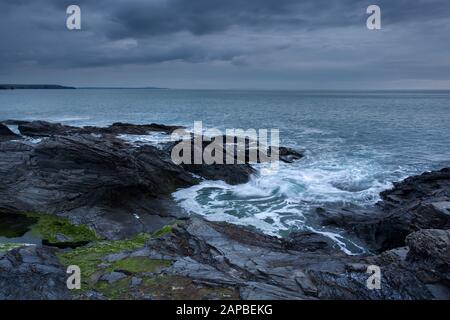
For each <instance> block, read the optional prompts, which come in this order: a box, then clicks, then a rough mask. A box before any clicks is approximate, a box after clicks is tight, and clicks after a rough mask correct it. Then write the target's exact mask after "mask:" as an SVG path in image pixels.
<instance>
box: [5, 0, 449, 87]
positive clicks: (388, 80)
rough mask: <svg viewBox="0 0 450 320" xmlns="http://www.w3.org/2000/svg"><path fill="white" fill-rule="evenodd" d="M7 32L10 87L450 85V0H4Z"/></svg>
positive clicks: (6, 65)
mask: <svg viewBox="0 0 450 320" xmlns="http://www.w3.org/2000/svg"><path fill="white" fill-rule="evenodd" d="M70 4H77V5H79V6H80V7H81V11H82V12H81V18H82V30H80V31H69V30H67V28H66V18H67V14H66V8H67V6H68V5H70ZM370 4H377V5H379V6H380V7H381V10H382V30H376V31H371V30H368V29H367V28H366V19H367V17H368V15H367V14H366V9H367V7H368V6H369V5H370ZM0 40H1V47H0V83H55V84H63V85H74V86H159V87H170V88H206V89H212V88H223V89H231V88H241V89H304V90H306V89H418V88H423V89H450V1H449V0H381V1H380V0H369V1H366V0H327V1H325V0H126V1H125V0H121V1H119V0H70V1H65V0H39V1H35V0H0Z"/></svg>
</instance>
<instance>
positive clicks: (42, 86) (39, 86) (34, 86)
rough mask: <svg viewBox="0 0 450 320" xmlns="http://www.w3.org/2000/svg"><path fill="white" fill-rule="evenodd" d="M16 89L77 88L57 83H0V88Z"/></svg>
mask: <svg viewBox="0 0 450 320" xmlns="http://www.w3.org/2000/svg"><path fill="white" fill-rule="evenodd" d="M16 89H75V88H74V87H65V86H60V85H56V84H0V90H16Z"/></svg>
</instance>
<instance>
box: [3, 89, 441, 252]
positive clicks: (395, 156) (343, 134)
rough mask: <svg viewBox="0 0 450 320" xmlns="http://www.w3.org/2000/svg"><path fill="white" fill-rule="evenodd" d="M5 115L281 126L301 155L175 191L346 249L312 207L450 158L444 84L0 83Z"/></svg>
mask: <svg viewBox="0 0 450 320" xmlns="http://www.w3.org/2000/svg"><path fill="white" fill-rule="evenodd" d="M6 119H17V120H47V121H52V122H60V123H63V124H67V125H75V126H84V125H96V126H106V125H109V124H111V123H113V122H130V123H135V124H145V123H161V124H167V125H183V126H186V127H187V128H192V127H193V125H194V121H202V123H203V127H204V129H210V128H216V129H219V130H222V131H223V132H225V130H226V129H244V130H246V129H256V130H258V129H268V130H270V129H278V130H279V135H280V144H281V145H283V146H288V147H292V148H294V149H298V150H304V152H305V157H304V158H303V159H301V160H299V161H297V162H294V163H291V164H287V163H280V166H279V169H278V170H277V171H275V172H273V173H272V174H270V175H262V174H260V171H261V169H262V168H261V167H262V166H263V165H257V166H256V169H257V173H256V174H255V175H254V176H252V178H251V180H250V181H249V182H248V183H246V184H241V185H228V184H226V183H225V182H223V181H211V180H204V181H203V182H201V183H200V184H199V185H196V186H193V187H190V188H186V189H180V190H178V191H176V192H175V193H174V194H173V198H174V199H175V200H176V201H177V202H178V203H179V204H180V206H181V207H183V208H184V209H185V210H187V211H188V212H190V213H192V214H199V215H202V216H205V217H206V218H207V219H210V220H214V221H227V222H230V223H234V224H239V225H246V226H251V227H254V228H256V229H259V230H261V231H262V232H265V233H267V234H270V235H274V236H280V237H282V236H286V235H288V234H289V233H290V232H292V231H298V230H309V231H314V232H318V233H322V234H324V235H326V236H328V237H330V238H332V239H333V240H334V241H336V243H337V244H338V245H339V246H341V248H342V249H343V250H344V251H346V252H347V253H355V252H357V251H358V250H360V249H361V250H363V249H362V248H361V247H360V246H359V244H358V243H357V241H356V240H351V239H349V238H348V237H347V236H346V235H345V233H344V232H343V231H342V230H336V229H332V228H327V227H323V226H321V225H320V224H319V223H318V221H317V209H318V208H322V209H325V210H326V209H327V208H345V207H354V206H358V207H363V208H365V207H367V208H369V207H370V206H372V205H374V204H375V203H376V202H377V201H379V200H380V196H379V193H380V192H381V191H383V190H386V189H389V188H391V187H392V186H393V182H395V181H400V180H402V179H404V178H406V177H408V176H411V175H415V174H420V173H423V172H425V171H429V170H436V169H440V168H443V167H446V166H450V91H355V92H352V91H270V90H266V91H258V90H254V91H245V90H172V89H170V90H169V89H76V90H3V91H0V121H1V120H6ZM12 129H13V130H16V129H17V128H12ZM123 138H124V139H126V140H131V141H139V142H141V143H149V144H153V145H157V144H158V143H161V142H164V141H169V140H170V137H166V136H161V134H150V135H148V136H125V137H123Z"/></svg>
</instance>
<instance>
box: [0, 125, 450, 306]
mask: <svg viewBox="0 0 450 320" xmlns="http://www.w3.org/2000/svg"><path fill="white" fill-rule="evenodd" d="M19 126H21V128H22V130H21V132H22V134H27V135H30V136H36V137H47V138H46V139H43V140H42V141H41V142H39V143H37V144H33V143H25V142H24V141H21V140H18V141H1V142H0V212H12V213H14V212H23V211H36V212H44V213H47V214H56V215H60V216H65V217H68V218H69V220H70V221H71V222H72V223H75V224H87V225H88V226H90V227H92V228H93V229H94V230H95V231H97V233H98V234H99V235H101V236H104V237H106V238H107V239H117V238H125V237H130V236H132V235H133V236H134V235H136V234H138V233H141V232H146V233H147V234H152V236H151V235H148V237H145V238H144V240H142V238H141V240H140V241H137V243H139V245H136V243H135V242H133V245H129V244H128V245H126V246H125V245H123V246H122V245H117V246H116V248H118V249H117V251H113V252H111V251H109V249H108V250H106V251H105V252H104V256H101V255H99V253H98V252H96V251H94V252H96V255H95V257H96V259H97V260H98V261H96V262H98V265H97V266H93V268H98V270H91V272H92V274H91V278H90V279H89V281H92V282H93V284H94V285H93V286H92V287H91V288H89V290H87V291H85V292H84V293H80V294H78V295H73V294H72V295H69V294H68V292H67V289H66V286H65V279H66V278H65V274H64V268H63V267H62V265H61V263H62V262H61V261H66V260H60V261H58V260H56V259H55V252H58V256H59V257H60V254H62V252H63V251H62V250H60V249H57V248H49V247H47V246H45V245H38V246H25V247H20V248H16V249H13V250H7V251H4V252H2V253H0V288H2V289H0V298H5V299H14V298H20V299H32V298H43V299H54V298H60V299H66V298H95V299H104V298H106V297H109V296H108V294H110V295H113V298H114V297H116V298H117V297H120V298H137V299H152V298H180V295H179V294H178V295H177V294H175V293H174V291H176V290H175V289H173V287H177V290H181V292H182V295H181V297H190V298H192V297H198V298H202V299H208V298H212V299H219V298H237V297H239V298H241V299H434V298H436V299H450V289H449V288H450V270H449V261H450V252H449V247H450V240H449V239H450V238H449V237H450V223H449V215H450V212H449V203H450V170H449V169H444V170H441V171H437V172H432V173H426V174H423V175H420V176H417V177H411V178H408V179H406V180H405V181H403V182H400V183H396V184H395V186H394V188H393V189H392V190H389V191H386V192H384V193H383V194H382V198H383V201H381V202H380V203H379V204H377V205H376V206H374V207H372V208H358V207H355V206H353V207H346V208H335V209H333V210H332V209H330V208H325V209H323V210H318V211H317V215H318V216H320V220H321V221H322V222H323V223H324V224H327V225H333V226H336V227H339V228H342V229H344V230H346V231H347V234H349V235H352V236H354V237H357V238H359V239H360V240H362V241H365V243H367V245H368V247H369V248H370V249H372V250H373V252H376V253H377V254H370V253H366V254H364V255H359V256H349V255H346V254H344V253H343V252H342V251H341V250H340V249H339V247H338V246H337V245H336V243H335V242H334V241H332V240H330V239H329V238H327V237H325V236H324V235H321V234H317V233H313V232H306V231H301V232H297V233H294V234H291V235H290V236H288V237H286V238H277V237H272V236H268V235H264V234H262V233H260V232H258V231H256V230H253V229H251V228H247V227H240V226H236V225H231V224H227V223H217V222H209V221H206V220H204V219H203V218H200V217H195V216H190V217H187V216H186V215H185V214H184V213H183V212H182V211H181V210H180V208H178V206H177V205H176V204H175V203H174V202H173V201H172V200H171V198H170V194H171V193H172V192H173V191H175V190H176V189H178V188H181V187H186V186H191V185H194V184H196V183H198V182H199V180H200V179H199V178H198V177H195V176H194V175H193V173H195V174H198V175H199V176H200V177H203V178H208V179H224V180H225V181H227V182H228V183H241V182H245V181H248V179H249V176H250V174H251V173H253V169H252V168H251V166H250V165H249V164H242V165H223V166H221V165H217V167H215V166H214V165H213V166H207V165H197V166H192V167H189V166H187V165H175V164H174V163H173V162H172V159H171V150H172V148H173V144H167V145H166V146H165V147H164V148H161V149H158V148H156V147H153V146H148V145H144V146H135V145H132V144H128V143H126V142H125V141H123V140H121V139H119V138H117V137H116V135H117V134H124V133H127V134H140V132H148V130H150V129H149V127H145V126H144V127H138V126H134V125H128V124H113V125H112V126H110V127H107V128H106V129H105V128H94V127H85V128H77V127H70V126H64V125H58V124H49V123H46V122H30V123H21V124H19ZM150 126H152V125H150ZM158 128H159V127H158ZM158 128H157V127H154V129H155V130H158ZM174 128H175V127H174ZM159 129H160V130H162V131H163V132H170V131H171V130H173V128H163V127H161V128H159ZM140 130H143V131H140ZM203 149H204V145H203V144H202V146H201V150H202V151H203ZM281 154H282V155H283V156H286V157H287V158H286V159H285V160H286V161H287V162H289V161H291V160H293V159H294V157H300V156H301V154H300V153H299V154H297V155H295V152H294V151H292V150H288V149H286V150H284V149H280V155H281ZM180 219H181V220H180ZM174 221H177V222H176V224H175V225H174V226H170V227H168V228H166V229H165V230H164V231H163V232H160V231H158V232H155V233H153V232H154V231H155V230H157V229H160V228H161V227H163V226H165V225H167V224H172V223H174ZM62 240H63V242H64V241H65V240H66V239H62ZM95 245H96V244H95V243H90V244H89V245H87V246H85V247H81V248H77V249H74V250H81V251H80V252H81V256H82V257H83V252H84V251H83V250H87V252H88V250H89V248H90V247H91V246H94V247H93V248H94V249H93V250H96V249H99V250H104V249H100V248H102V244H101V243H100V244H97V245H98V247H95ZM110 246H111V247H114V245H113V244H112V243H110ZM106 247H107V248H109V246H108V244H106ZM68 252H73V251H67V249H66V251H64V254H67V253H68ZM70 256H71V255H70V254H69V255H68V256H67V257H68V258H67V257H66V259H69V258H70ZM130 261H131V262H130ZM66 262H69V263H70V259H69V260H68V261H66ZM90 263H91V262H90ZM370 265H376V266H379V267H380V269H381V272H382V280H381V289H380V290H371V289H369V288H368V287H367V283H366V282H367V279H368V277H369V274H367V273H366V271H367V267H368V266H370ZM50 271H51V272H50ZM155 283H157V284H158V285H157V286H156V285H155ZM95 284H98V286H95ZM105 286H113V287H112V289H113V290H112V292H109V293H108V292H99V290H100V289H99V288H105ZM30 288H36V290H34V291H33V290H30ZM178 288H182V289H178ZM105 295H106V296H105ZM117 295H118V296H117Z"/></svg>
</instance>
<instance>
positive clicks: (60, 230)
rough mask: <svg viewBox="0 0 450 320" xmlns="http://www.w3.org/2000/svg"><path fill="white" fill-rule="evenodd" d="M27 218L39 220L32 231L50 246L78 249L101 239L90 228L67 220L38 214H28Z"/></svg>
mask: <svg viewBox="0 0 450 320" xmlns="http://www.w3.org/2000/svg"><path fill="white" fill-rule="evenodd" d="M26 216H27V217H29V218H35V219H36V220H37V222H36V224H34V225H33V226H32V227H31V230H32V232H33V233H34V234H36V235H38V236H39V237H41V238H42V240H43V243H44V244H47V245H50V246H56V247H62V248H66V247H77V246H80V245H85V244H88V243H89V242H92V241H97V240H100V239H101V238H100V237H99V236H97V234H96V233H95V232H94V231H93V230H91V229H90V228H89V227H87V226H85V225H74V224H72V223H71V222H70V221H69V220H68V219H65V218H60V217H57V216H54V215H48V214H37V213H27V214H26Z"/></svg>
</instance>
